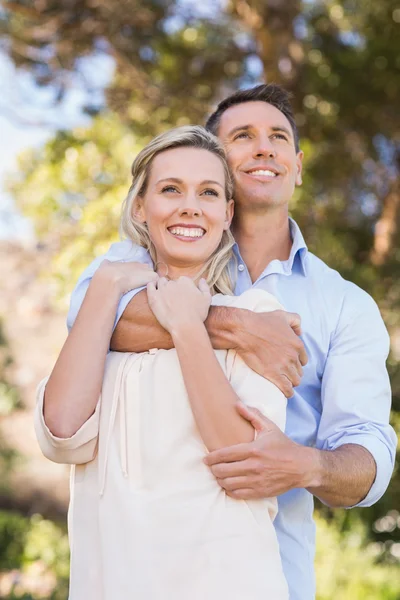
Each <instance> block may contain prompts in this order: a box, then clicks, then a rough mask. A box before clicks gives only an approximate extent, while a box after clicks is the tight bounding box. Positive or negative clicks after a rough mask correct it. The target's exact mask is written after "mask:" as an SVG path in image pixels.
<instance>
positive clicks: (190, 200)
mask: <svg viewBox="0 0 400 600" xmlns="http://www.w3.org/2000/svg"><path fill="white" fill-rule="evenodd" d="M202 214H203V213H202V210H201V206H200V201H199V199H198V198H197V196H196V194H187V195H186V196H185V198H183V199H182V202H181V205H180V207H179V215H180V216H187V217H200V216H201V215H202Z"/></svg>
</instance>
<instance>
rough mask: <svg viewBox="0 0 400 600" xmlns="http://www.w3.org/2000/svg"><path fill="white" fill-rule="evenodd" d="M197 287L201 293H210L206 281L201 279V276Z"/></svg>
mask: <svg viewBox="0 0 400 600" xmlns="http://www.w3.org/2000/svg"><path fill="white" fill-rule="evenodd" d="M198 288H199V290H200V291H201V292H202V294H207V295H209V294H210V287H209V285H208V283H207V281H206V280H205V279H203V277H202V278H201V279H200V281H199V285H198Z"/></svg>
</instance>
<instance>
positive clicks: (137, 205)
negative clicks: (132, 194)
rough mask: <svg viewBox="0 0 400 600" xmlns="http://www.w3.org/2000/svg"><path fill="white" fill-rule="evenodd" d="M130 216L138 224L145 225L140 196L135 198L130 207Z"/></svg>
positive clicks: (144, 214) (142, 203)
mask: <svg viewBox="0 0 400 600" xmlns="http://www.w3.org/2000/svg"><path fill="white" fill-rule="evenodd" d="M132 214H133V216H134V217H135V219H136V220H137V221H139V222H140V223H146V212H145V209H144V201H143V198H142V197H141V196H137V197H136V200H135V202H134V205H133V207H132Z"/></svg>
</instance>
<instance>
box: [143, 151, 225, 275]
mask: <svg viewBox="0 0 400 600" xmlns="http://www.w3.org/2000/svg"><path fill="white" fill-rule="evenodd" d="M135 216H136V217H137V218H138V219H139V220H140V221H142V222H146V223H147V227H148V230H149V234H150V237H151V240H152V242H153V244H154V246H155V248H156V252H157V261H158V262H163V263H165V264H167V265H168V266H169V267H178V268H179V267H183V268H197V267H201V266H202V265H203V264H204V263H205V262H206V260H207V259H208V258H209V257H210V256H211V254H212V253H213V252H214V250H215V249H216V248H217V247H218V245H219V243H220V241H221V237H222V234H223V232H224V230H226V229H228V228H229V226H230V223H231V220H232V216H233V200H229V201H228V202H227V200H226V194H225V172H224V167H223V164H222V162H221V160H220V159H219V158H218V157H217V156H215V154H213V153H212V152H209V151H208V150H200V149H198V148H173V149H171V150H166V151H165V152H161V153H160V154H158V155H157V156H156V157H155V158H154V160H153V162H152V164H151V170H150V177H149V180H148V185H147V189H146V192H145V194H144V195H143V197H141V198H138V200H137V205H136V213H135Z"/></svg>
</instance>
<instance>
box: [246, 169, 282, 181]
mask: <svg viewBox="0 0 400 600" xmlns="http://www.w3.org/2000/svg"><path fill="white" fill-rule="evenodd" d="M246 175H250V176H254V177H268V178H269V179H271V178H275V177H278V173H276V172H275V171H271V170H270V169H252V170H251V171H246Z"/></svg>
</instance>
